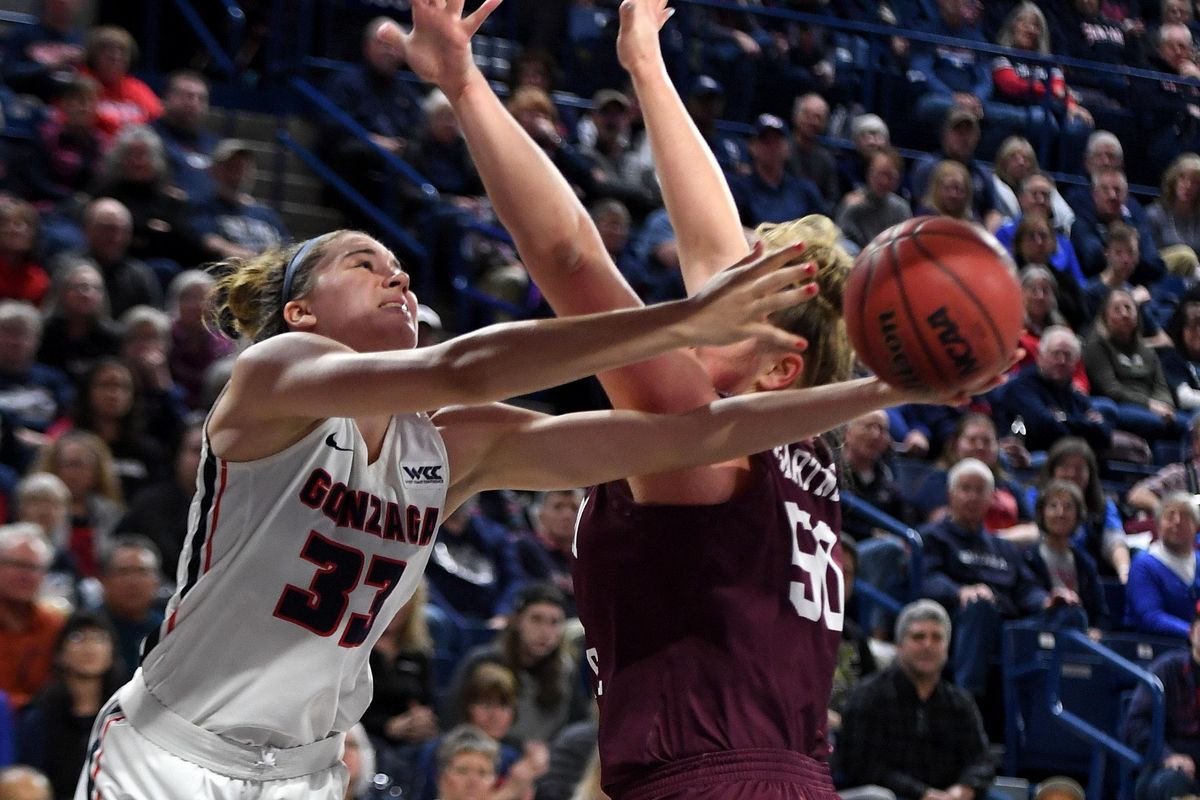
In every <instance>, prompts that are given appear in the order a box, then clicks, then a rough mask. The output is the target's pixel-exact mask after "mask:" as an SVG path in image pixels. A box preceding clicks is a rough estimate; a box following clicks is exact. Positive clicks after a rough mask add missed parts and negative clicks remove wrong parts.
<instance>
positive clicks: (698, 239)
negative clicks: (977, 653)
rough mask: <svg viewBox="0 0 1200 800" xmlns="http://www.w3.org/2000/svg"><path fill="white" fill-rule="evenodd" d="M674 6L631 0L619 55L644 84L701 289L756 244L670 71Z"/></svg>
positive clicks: (674, 216)
mask: <svg viewBox="0 0 1200 800" xmlns="http://www.w3.org/2000/svg"><path fill="white" fill-rule="evenodd" d="M666 6H667V4H666V0H624V2H622V3H621V32H620V34H619V35H618V37H617V55H618V56H619V57H620V60H621V65H622V66H623V67H625V69H626V70H627V71H628V72H629V76H630V77H631V78H632V79H633V87H634V89H635V90H636V91H637V96H638V101H639V104H640V105H641V108H642V116H643V118H644V119H645V121H646V133H647V134H648V135H649V137H650V149H651V152H652V153H653V154H654V165H655V167H656V169H657V170H658V176H659V180H660V181H661V182H662V190H663V201H664V202H665V203H666V206H667V213H668V214H669V215H670V217H671V223H672V224H673V225H674V226H675V235H676V239H677V240H678V242H679V263H680V268H681V269H682V271H683V280H684V285H685V286H686V287H687V290H688V293H689V294H694V293H695V292H696V291H698V290H699V288H700V287H701V286H703V285H704V284H705V283H706V282H707V281H708V279H709V278H711V277H712V276H713V275H715V274H716V273H717V272H719V271H720V270H722V269H724V268H725V266H726V265H727V264H732V263H733V262H735V261H737V260H738V259H739V258H741V257H742V256H744V255H745V254H746V251H747V250H748V249H749V247H748V246H747V244H746V239H745V235H744V234H743V232H742V223H741V221H740V219H739V218H738V212H737V206H736V205H735V204H734V201H733V195H732V194H731V193H730V191H729V186H728V184H727V183H726V182H725V176H724V175H723V174H722V173H721V168H720V167H719V166H718V165H717V160H716V159H715V158H714V157H713V154H712V151H711V150H709V148H708V145H707V144H706V143H705V141H704V138H703V137H702V136H701V135H700V131H699V130H698V129H697V128H696V125H695V124H694V123H693V122H692V118H691V116H690V115H689V114H688V112H687V109H686V108H685V107H684V105H683V101H682V100H681V99H680V97H679V93H678V92H677V91H676V90H675V87H674V85H672V83H671V79H670V77H669V76H668V75H667V68H666V65H665V64H664V62H663V57H662V50H661V49H660V47H659V40H658V32H659V29H660V28H661V27H662V26H663V24H664V23H665V22H666V21H667V19H669V18H670V16H671V14H672V11H671V10H670V9H668V8H667V7H666Z"/></svg>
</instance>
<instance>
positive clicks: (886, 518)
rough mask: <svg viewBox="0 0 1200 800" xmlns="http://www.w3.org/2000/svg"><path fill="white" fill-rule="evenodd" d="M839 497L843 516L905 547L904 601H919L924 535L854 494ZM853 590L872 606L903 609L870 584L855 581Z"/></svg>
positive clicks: (901, 604)
mask: <svg viewBox="0 0 1200 800" xmlns="http://www.w3.org/2000/svg"><path fill="white" fill-rule="evenodd" d="M839 494H840V496H841V500H842V513H843V514H851V515H853V516H856V517H858V518H860V519H862V520H865V521H866V522H867V523H869V524H871V525H873V526H874V527H876V528H879V529H880V530H883V531H886V532H887V533H889V534H890V535H892V536H895V537H897V538H898V539H900V540H901V541H902V542H903V543H904V545H905V549H906V550H907V551H908V595H907V597H906V598H905V603H911V602H912V601H913V600H916V599H917V598H918V597H920V596H921V582H922V581H923V580H924V578H925V543H924V542H923V541H922V539H921V534H919V533H917V531H916V530H914V529H913V528H911V527H909V526H908V525H905V524H904V523H903V522H901V521H900V520H898V519H896V518H895V517H893V516H891V515H890V514H885V513H884V512H882V511H880V510H879V509H878V508H876V507H875V506H873V505H871V504H870V503H868V502H867V501H866V500H863V499H862V498H861V497H859V496H858V495H856V494H854V493H852V492H848V491H845V490H844V489H843V490H842V491H841V492H840V493H839ZM854 589H855V591H858V592H862V594H863V595H864V596H866V597H867V598H869V599H870V600H871V601H872V602H873V603H877V604H879V605H882V606H883V607H884V608H887V609H888V610H889V611H892V612H898V611H899V610H900V609H901V607H902V606H903V605H904V604H903V603H899V602H897V600H896V599H895V598H894V597H892V596H891V595H888V594H887V593H885V592H882V591H880V590H879V589H877V588H876V587H874V586H870V585H869V584H864V583H861V582H859V581H855V583H854Z"/></svg>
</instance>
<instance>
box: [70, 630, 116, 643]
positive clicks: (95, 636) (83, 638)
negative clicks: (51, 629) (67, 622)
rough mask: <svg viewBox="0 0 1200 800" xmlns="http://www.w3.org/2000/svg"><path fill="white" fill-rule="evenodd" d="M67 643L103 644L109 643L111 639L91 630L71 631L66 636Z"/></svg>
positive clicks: (105, 634)
mask: <svg viewBox="0 0 1200 800" xmlns="http://www.w3.org/2000/svg"><path fill="white" fill-rule="evenodd" d="M67 641H68V642H70V643H71V644H84V643H87V644H105V643H107V642H111V641H112V637H111V636H109V635H108V634H107V633H106V632H104V631H100V630H96V629H92V630H82V631H71V632H70V633H68V634H67Z"/></svg>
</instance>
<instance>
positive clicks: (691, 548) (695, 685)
mask: <svg viewBox="0 0 1200 800" xmlns="http://www.w3.org/2000/svg"><path fill="white" fill-rule="evenodd" d="M455 6H457V8H456V7H455ZM461 9H462V0H418V2H416V3H415V4H414V6H413V14H414V22H415V26H416V27H415V30H414V32H413V34H412V35H410V36H404V34H402V33H401V32H400V31H399V30H398V28H394V27H390V28H384V29H382V30H381V35H384V36H395V37H402V38H404V39H405V41H404V45H405V48H406V59H407V61H408V63H409V65H410V66H412V68H413V69H414V70H415V71H416V72H417V73H418V74H419V75H421V77H422V78H424V79H426V80H428V81H431V82H433V83H436V84H438V85H439V87H440V88H441V89H442V90H443V91H444V92H445V93H446V95H447V97H448V98H449V99H450V102H451V104H452V105H453V107H454V109H455V112H456V113H457V114H458V117H459V121H460V123H461V125H462V128H463V131H464V134H465V135H466V138H467V142H468V145H469V147H470V149H471V154H472V156H473V158H474V160H475V163H476V166H477V167H478V168H479V171H480V174H481V176H482V177H483V179H484V182H485V184H486V185H487V187H488V193H489V195H490V197H491V199H492V202H493V205H494V207H495V209H496V210H497V213H498V214H499V215H500V218H501V220H502V221H503V223H504V224H505V226H506V227H507V228H508V229H509V231H510V232H511V233H512V234H513V236H514V239H515V240H516V243H517V246H518V249H519V250H520V253H521V255H522V258H523V260H524V263H525V264H526V266H527V267H528V268H529V269H530V271H531V273H532V274H533V275H534V278H535V280H536V281H537V283H538V286H539V288H540V289H541V290H542V292H543V294H544V295H545V296H546V297H547V299H548V300H549V301H550V303H551V304H552V305H553V306H554V308H555V310H556V312H557V313H559V314H560V315H574V314H581V313H587V312H589V311H597V310H608V309H614V308H623V307H632V306H637V305H639V304H640V301H639V300H638V298H637V297H636V295H635V294H634V293H633V292H632V290H631V289H630V288H629V286H628V285H627V284H626V283H625V282H624V280H623V279H622V278H621V277H620V274H619V273H618V272H617V270H616V268H615V266H614V265H613V264H612V261H611V260H610V259H609V257H608V255H607V253H606V252H605V250H604V246H603V243H602V242H601V241H600V238H599V235H598V233H597V232H596V230H595V228H594V227H593V226H592V223H591V221H590V219H589V217H588V215H587V213H586V211H585V210H584V209H583V207H582V206H581V205H580V204H579V202H578V200H577V198H576V197H575V195H574V194H573V193H572V191H571V190H570V187H569V186H568V185H567V184H566V182H565V181H564V180H563V178H562V177H561V175H559V174H558V172H557V171H556V170H555V169H554V168H553V166H552V165H551V164H550V162H549V161H547V160H546V158H545V156H544V155H543V154H542V153H541V151H540V150H539V149H538V148H537V146H536V145H535V144H533V142H532V141H531V140H530V139H529V138H528V137H527V136H526V135H525V134H524V132H523V131H522V130H521V129H520V127H519V126H518V125H517V124H516V122H515V121H514V120H513V119H512V118H511V117H510V116H509V115H508V114H507V112H505V111H504V109H503V107H502V106H501V105H500V103H499V101H498V100H497V98H496V97H495V95H494V94H493V93H492V91H491V89H490V87H489V85H488V83H487V81H486V79H485V78H484V77H483V76H482V75H481V74H480V73H479V71H478V70H477V69H475V67H474V64H473V62H472V60H471V56H470V51H469V36H470V28H469V27H468V26H467V25H465V24H464V23H463V21H461V20H460V19H459V15H460V12H461ZM621 12H622V34H621V40H620V44H619V49H620V54H621V59H622V63H623V64H625V66H626V67H627V68H629V69H630V72H631V74H632V75H633V77H634V85H635V87H636V88H637V90H638V92H639V95H640V96H641V99H642V105H643V112H644V113H645V116H646V121H647V125H648V127H649V130H650V134H651V144H652V146H653V148H654V156H655V160H656V163H657V164H658V165H659V170H660V174H661V177H662V181H663V189H664V196H665V197H666V200H667V208H668V211H669V212H670V215H671V219H672V221H673V222H674V224H675V228H676V233H677V236H678V240H679V248H680V257H681V261H682V262H683V271H684V278H685V283H686V285H687V286H688V289H689V291H690V292H694V291H696V290H698V289H699V287H700V286H702V285H703V284H704V283H705V282H707V281H708V280H709V279H710V278H711V277H712V276H714V275H715V274H716V273H717V272H718V271H720V270H721V269H722V268H723V266H724V264H726V263H729V262H730V261H736V260H737V258H740V257H741V256H742V255H744V254H745V253H746V251H747V250H748V249H749V247H748V245H747V243H746V240H745V238H744V237H743V234H742V229H741V225H740V223H739V221H738V217H737V212H736V209H735V207H734V205H733V201H732V198H731V196H730V193H729V190H728V187H727V186H726V185H725V183H724V180H723V179H722V177H721V174H720V171H719V169H718V168H717V167H716V163H715V161H714V160H713V158H712V154H711V153H710V152H709V151H708V149H707V147H706V146H705V145H704V143H703V140H702V139H701V138H700V135H699V133H698V132H697V131H696V129H695V127H694V126H693V125H692V124H691V121H690V119H689V118H688V116H687V114H686V112H685V111H684V109H683V105H682V103H681V102H680V100H679V97H678V95H677V94H676V93H675V91H674V88H673V87H672V86H671V84H670V82H669V80H668V79H667V77H666V71H665V69H664V68H663V66H662V60H661V55H660V54H659V51H658V28H659V26H660V25H661V24H662V23H663V22H664V21H665V20H666V17H667V16H668V13H667V11H666V9H665V4H664V3H662V2H660V1H659V0H625V3H624V4H623V5H622V10H621ZM759 236H760V238H763V239H765V240H766V241H768V242H769V243H770V242H776V241H797V240H799V239H801V238H802V239H803V240H804V241H805V243H806V245H807V249H806V254H805V257H806V258H808V259H810V260H811V261H813V262H815V263H816V265H817V266H818V267H819V270H818V273H817V276H816V281H817V283H818V284H819V285H820V290H821V291H820V294H819V295H818V296H817V297H816V298H815V299H813V300H811V301H810V302H808V303H806V304H803V305H800V306H797V307H794V308H792V309H788V310H786V311H784V312H781V314H780V315H778V316H777V317H776V318H775V321H776V322H778V323H782V324H783V325H784V327H786V328H787V329H788V330H790V331H792V332H793V333H797V334H799V335H801V336H804V337H805V338H807V339H808V342H809V347H808V350H807V351H806V352H805V353H804V355H803V356H800V355H797V354H795V353H786V352H784V351H783V350H781V349H778V348H761V347H750V346H746V347H743V346H736V347H726V348H703V349H699V350H696V351H692V352H682V351H678V352H674V353H671V354H668V355H665V356H661V357H659V358H657V359H654V360H652V361H648V362H643V363H641V364H637V365H634V366H631V367H626V368H623V369H621V370H615V371H611V372H608V373H605V374H604V375H603V376H602V380H603V382H604V385H605V388H606V390H607V392H608V394H609V397H610V398H611V399H612V401H613V404H614V406H616V407H618V408H633V409H642V410H651V409H653V410H667V409H671V410H677V411H681V410H685V409H691V408H696V407H698V406H701V405H703V404H706V403H708V402H711V401H712V400H713V399H714V398H716V397H718V396H719V395H722V394H743V393H749V392H773V391H776V390H783V389H789V388H792V387H801V386H807V387H816V386H820V385H823V384H827V383H834V382H840V381H842V380H843V379H845V378H846V377H848V375H849V372H850V366H851V361H852V354H851V352H850V348H849V345H848V343H847V341H846V338H845V332H844V326H843V324H842V323H841V316H840V297H841V289H842V286H843V284H844V282H845V278H846V274H847V272H848V271H849V268H850V259H849V257H848V256H847V255H846V254H845V253H844V252H843V251H841V250H840V248H838V247H837V245H836V240H837V231H836V229H835V228H834V226H833V224H832V223H831V222H829V220H828V219H826V218H824V217H813V218H807V219H805V220H801V221H797V222H795V223H788V224H785V225H780V226H771V227H769V228H767V229H764V230H761V231H760V232H759ZM858 385H861V387H862V389H863V390H864V391H868V392H877V391H878V389H879V384H878V383H876V382H874V381H873V380H869V381H866V382H865V383H863V384H858ZM845 386H846V385H845V384H840V383H839V385H838V386H828V387H825V388H823V389H820V390H815V391H817V392H818V393H823V392H825V391H827V390H828V391H842V390H843V389H844V387H845ZM780 399H782V397H781V398H780ZM889 402H898V399H897V398H896V396H895V394H891V393H889V392H888V391H884V392H882V393H877V394H875V395H874V398H873V399H872V400H870V401H866V402H862V403H861V405H860V406H856V409H855V411H852V410H851V409H850V408H849V407H848V406H849V404H847V405H846V406H845V407H843V408H840V409H839V411H840V412H844V413H843V414H836V415H833V417H836V418H833V417H831V418H830V420H829V422H830V424H829V425H828V426H827V427H833V426H834V425H836V424H839V423H840V422H845V421H847V420H849V419H852V418H853V417H854V416H856V413H861V408H862V407H863V406H866V405H872V407H881V406H883V405H885V404H887V403H889ZM839 528H840V517H839V511H838V493H837V475H836V471H835V468H834V460H833V457H832V454H831V453H830V451H829V448H828V447H827V446H826V445H825V444H824V442H823V441H821V440H819V439H813V440H808V441H804V442H799V443H796V444H792V445H787V446H783V447H779V448H776V449H774V450H771V451H767V452H762V453H759V454H757V455H755V456H751V457H749V458H745V459H738V460H735V461H730V462H726V463H723V464H717V465H713V466H709V467H702V468H697V469H692V470H686V471H679V472H673V473H670V474H658V475H641V476H636V477H633V478H630V479H629V480H628V481H618V482H614V483H610V484H605V485H602V486H599V487H597V488H595V489H594V490H593V491H592V492H591V493H590V494H589V496H588V498H587V499H586V501H585V503H584V507H583V510H582V512H581V518H580V525H579V529H578V534H577V541H576V546H577V547H576V549H577V553H578V556H579V562H578V564H577V567H576V572H575V581H576V591H577V598H578V601H579V609H580V616H581V619H582V620H583V622H584V626H585V628H586V632H587V640H588V659H589V662H590V664H591V666H592V668H593V670H594V671H595V672H596V690H597V694H598V695H599V702H600V714H601V721H600V731H601V733H600V752H601V762H602V770H603V784H604V787H605V789H606V791H608V792H609V794H610V795H612V796H613V797H614V798H616V800H627V799H628V798H633V800H665V798H676V797H678V798H684V797H687V798H710V797H711V798H726V797H733V796H736V797H744V798H758V797H762V798H766V797H771V798H780V797H784V798H808V800H816V798H834V797H836V795H835V794H834V791H833V787H832V784H831V782H830V781H829V776H828V770H827V768H826V766H825V764H824V762H823V759H824V757H825V756H826V754H827V751H828V746H827V742H826V737H825V726H826V706H827V701H828V697H829V690H830V684H831V680H832V673H833V664H834V659H835V657H836V651H837V647H838V640H839V632H840V630H841V627H842V620H843V613H844V612H843V608H842V598H843V589H844V586H843V583H844V579H843V576H842V572H841V568H840V566H839V563H838V548H837V531H838V530H839Z"/></svg>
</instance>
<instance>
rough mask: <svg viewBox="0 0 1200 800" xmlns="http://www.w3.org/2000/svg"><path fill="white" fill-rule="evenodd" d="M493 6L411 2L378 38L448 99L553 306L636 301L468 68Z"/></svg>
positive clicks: (567, 191)
mask: <svg viewBox="0 0 1200 800" xmlns="http://www.w3.org/2000/svg"><path fill="white" fill-rule="evenodd" d="M498 4H499V3H498V0H495V1H494V2H492V1H491V0H489V2H488V3H485V4H484V6H482V7H481V8H480V9H479V11H477V12H476V13H474V14H472V15H470V16H468V17H465V18H463V17H462V16H461V11H462V2H457V3H454V2H450V3H431V2H428V1H427V0H419V2H416V3H414V5H413V30H412V32H411V33H410V34H405V33H404V32H403V31H401V29H400V28H399V26H396V25H385V26H383V27H382V28H380V30H379V33H378V35H379V36H381V37H383V38H390V39H398V40H402V41H403V42H404V50H405V54H406V59H407V61H408V63H409V66H411V67H412V69H413V71H415V72H416V73H417V74H418V75H419V76H420V77H421V78H422V79H423V80H426V81H428V82H430V83H434V84H436V85H437V86H438V88H440V89H441V90H442V91H443V92H444V93H445V95H446V97H447V98H448V99H449V100H450V103H451V106H452V107H453V108H454V111H455V114H456V115H457V117H458V120H459V124H460V126H461V127H462V131H463V136H464V137H465V139H466V141H467V146H468V148H469V149H470V151H471V158H472V160H473V161H474V163H475V166H476V168H477V169H478V171H479V176H480V178H481V179H482V180H483V184H484V186H485V187H486V189H487V193H488V198H489V199H490V200H491V203H492V207H493V208H494V209H495V211H496V214H497V216H498V217H499V218H500V221H501V222H502V223H503V224H504V227H505V228H506V229H507V230H508V231H509V233H511V234H512V237H513V239H514V241H515V242H516V245H517V250H518V251H519V252H520V254H521V258H522V261H523V262H524V263H525V265H526V267H527V268H528V270H529V272H530V274H531V275H532V276H533V278H534V281H535V282H536V283H537V284H538V288H539V289H540V290H541V292H542V294H543V295H544V296H545V297H546V299H547V300H548V301H549V302H550V304H551V306H553V307H554V310H555V312H556V313H558V314H559V315H560V316H570V315H574V314H588V313H594V312H597V311H608V310H610V309H614V308H629V307H633V306H637V305H641V303H640V302H639V301H638V299H637V296H636V295H635V294H634V293H633V291H632V290H631V289H630V288H629V287H628V285H626V284H625V282H624V280H623V279H622V278H621V276H620V273H618V272H617V270H616V267H615V266H613V264H612V261H611V259H610V258H609V257H608V254H607V252H606V251H605V249H604V244H603V242H602V241H601V239H600V235H599V234H598V233H597V232H596V229H595V226H594V225H593V224H592V221H591V218H590V217H589V216H588V213H587V211H586V210H585V209H584V208H583V206H582V204H581V203H580V201H579V199H578V198H577V197H576V195H575V192H574V191H573V190H572V189H571V187H570V185H569V184H568V183H567V181H566V179H565V178H563V176H562V174H561V173H560V172H559V170H558V168H557V167H555V166H554V164H553V163H552V162H551V161H550V159H549V158H548V157H547V156H546V154H545V153H544V152H543V151H542V149H541V148H540V147H538V146H537V144H535V143H534V141H533V140H532V139H531V138H530V137H529V135H528V134H526V133H525V131H524V129H523V128H522V127H521V126H520V125H519V124H518V123H517V121H516V120H515V119H514V118H513V116H512V115H511V114H509V113H508V111H507V109H505V108H504V106H503V105H502V104H501V102H500V100H499V98H497V97H496V94H495V92H493V91H492V88H491V86H490V85H489V84H488V81H487V79H486V78H485V77H484V76H483V74H482V73H480V71H479V70H478V69H477V68H476V67H475V62H474V60H473V59H472V58H471V41H470V39H471V35H472V34H473V33H474V32H475V30H476V29H477V28H478V26H479V25H480V24H481V23H482V21H483V17H486V15H487V14H489V13H490V12H491V11H492V10H493V9H494V8H495V6H496V5H498ZM456 6H457V7H456ZM736 260H737V259H732V260H731V261H730V262H728V263H733V261H736Z"/></svg>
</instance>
